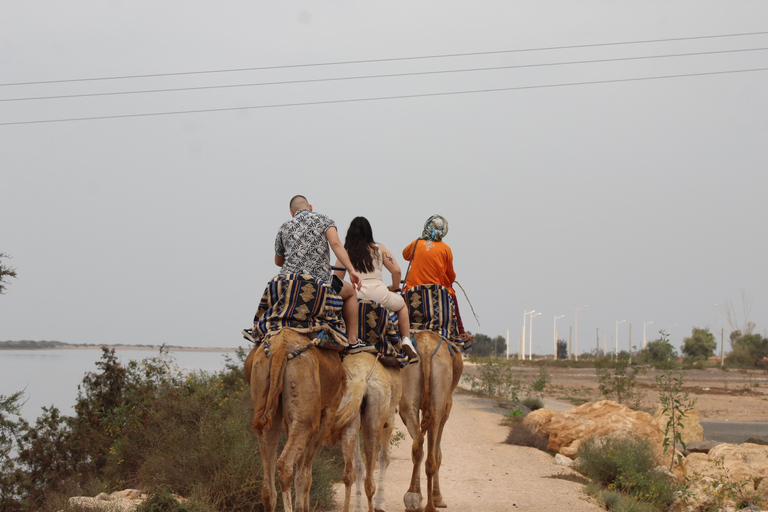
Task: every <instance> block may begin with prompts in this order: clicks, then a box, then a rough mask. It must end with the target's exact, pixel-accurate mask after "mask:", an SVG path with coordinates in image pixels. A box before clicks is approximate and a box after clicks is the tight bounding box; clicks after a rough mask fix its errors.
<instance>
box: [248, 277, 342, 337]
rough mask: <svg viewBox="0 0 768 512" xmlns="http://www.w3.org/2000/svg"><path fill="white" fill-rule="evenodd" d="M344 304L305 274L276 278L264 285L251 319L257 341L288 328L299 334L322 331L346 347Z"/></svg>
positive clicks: (326, 286)
mask: <svg viewBox="0 0 768 512" xmlns="http://www.w3.org/2000/svg"><path fill="white" fill-rule="evenodd" d="M343 304H344V302H343V301H342V300H341V297H340V296H338V295H336V294H335V293H334V292H333V289H332V288H331V287H330V286H329V285H328V284H326V282H325V281H322V280H320V279H316V278H314V277H312V276H310V275H308V274H288V275H284V276H277V277H275V278H274V279H272V280H271V281H270V282H269V283H267V288H266V289H265V290H264V295H263V296H262V298H261V302H260V303H259V309H258V310H257V311H256V316H255V317H254V318H253V333H254V334H255V335H256V336H257V337H258V339H259V341H263V340H264V338H266V337H268V336H271V335H273V334H275V333H276V332H277V331H279V330H281V329H284V328H290V329H293V330H295V331H297V332H300V333H315V332H320V331H325V333H326V334H327V335H330V336H331V337H332V338H333V340H334V341H336V342H337V343H339V344H340V345H342V346H344V347H346V346H347V345H348V343H347V333H346V332H347V330H346V326H345V325H344V320H343V319H342V317H341V309H342V306H343Z"/></svg>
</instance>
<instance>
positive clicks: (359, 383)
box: [329, 376, 368, 444]
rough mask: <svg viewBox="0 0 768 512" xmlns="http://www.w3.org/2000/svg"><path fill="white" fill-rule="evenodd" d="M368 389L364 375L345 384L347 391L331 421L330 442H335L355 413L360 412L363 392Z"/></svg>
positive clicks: (363, 396)
mask: <svg viewBox="0 0 768 512" xmlns="http://www.w3.org/2000/svg"><path fill="white" fill-rule="evenodd" d="M367 391H368V383H367V382H366V380H365V378H364V377H359V376H358V377H357V378H355V380H354V381H352V382H350V383H348V384H347V392H346V394H345V395H344V398H343V400H342V402H341V405H339V410H338V411H337V412H336V419H335V420H334V422H333V427H332V429H331V433H330V435H329V439H330V442H331V444H336V442H337V441H338V440H339V438H340V437H341V433H342V432H343V431H344V429H345V428H347V426H349V424H350V423H352V420H354V419H355V417H356V416H357V413H359V412H360V406H361V405H362V403H363V399H364V398H365V393H366V392H367Z"/></svg>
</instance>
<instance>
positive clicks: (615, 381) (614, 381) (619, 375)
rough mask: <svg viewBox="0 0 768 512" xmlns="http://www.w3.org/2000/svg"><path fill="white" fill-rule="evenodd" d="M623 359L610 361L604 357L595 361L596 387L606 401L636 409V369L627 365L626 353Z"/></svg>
mask: <svg viewBox="0 0 768 512" xmlns="http://www.w3.org/2000/svg"><path fill="white" fill-rule="evenodd" d="M623 354H625V355H624V357H621V356H620V357H618V358H616V360H615V361H612V360H611V358H609V357H604V358H602V359H599V360H597V361H595V373H596V374H597V387H598V389H599V390H600V393H601V394H602V395H603V397H605V398H606V399H611V398H613V399H615V401H617V402H619V403H620V404H624V405H626V406H628V407H637V406H638V404H639V402H640V399H639V397H638V396H637V393H636V391H635V387H636V386H637V369H636V368H633V367H631V366H630V365H629V358H628V357H627V355H626V352H623Z"/></svg>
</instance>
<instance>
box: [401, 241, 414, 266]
mask: <svg viewBox="0 0 768 512" xmlns="http://www.w3.org/2000/svg"><path fill="white" fill-rule="evenodd" d="M416 242H418V239H417V240H414V241H413V242H411V243H410V244H408V245H407V246H406V247H405V249H403V259H404V260H405V261H411V256H412V255H413V244H415V243H416Z"/></svg>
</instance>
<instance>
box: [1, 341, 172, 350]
mask: <svg viewBox="0 0 768 512" xmlns="http://www.w3.org/2000/svg"><path fill="white" fill-rule="evenodd" d="M111 346H124V347H146V348H149V349H154V348H157V345H141V344H134V345H107V344H104V343H77V344H75V343H64V342H63V341H32V340H20V341H0V350H19V349H42V348H83V347H91V348H100V347H111ZM165 347H166V348H184V347H180V346H175V345H165Z"/></svg>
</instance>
